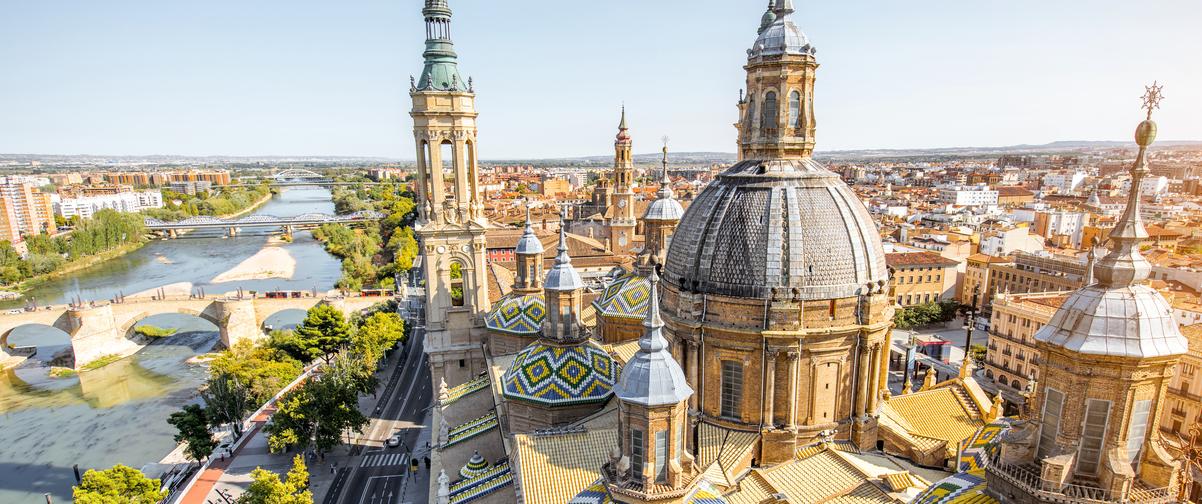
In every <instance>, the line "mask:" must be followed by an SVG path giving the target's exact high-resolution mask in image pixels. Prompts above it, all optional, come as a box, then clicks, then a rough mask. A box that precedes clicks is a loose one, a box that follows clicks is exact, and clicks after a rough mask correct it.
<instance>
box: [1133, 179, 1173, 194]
mask: <svg viewBox="0 0 1202 504" xmlns="http://www.w3.org/2000/svg"><path fill="white" fill-rule="evenodd" d="M1139 190H1140V194H1143V195H1145V196H1155V195H1162V194H1165V193H1167V192H1168V191H1169V179H1168V177H1165V176H1160V177H1144V179H1143V180H1142V181H1140V183H1139ZM1123 191H1125V192H1130V191H1131V179H1127V180H1124V181H1123Z"/></svg>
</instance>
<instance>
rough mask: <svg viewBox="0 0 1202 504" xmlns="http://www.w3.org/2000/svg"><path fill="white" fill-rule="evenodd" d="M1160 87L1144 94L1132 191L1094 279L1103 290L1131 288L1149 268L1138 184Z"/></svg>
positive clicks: (1145, 168) (1144, 172)
mask: <svg viewBox="0 0 1202 504" xmlns="http://www.w3.org/2000/svg"><path fill="white" fill-rule="evenodd" d="M1161 88H1162V86H1159V85H1157V84H1156V83H1152V85H1151V86H1148V88H1147V93H1146V94H1145V95H1144V97H1143V100H1144V108H1145V109H1147V112H1148V115H1147V118H1146V119H1144V121H1143V122H1141V123H1139V126H1138V127H1136V129H1135V142H1136V144H1138V145H1139V154H1138V155H1137V156H1136V157H1135V162H1134V163H1133V164H1132V165H1131V190H1130V191H1129V193H1128V196H1127V208H1125V209H1124V210H1123V216H1122V217H1121V218H1119V220H1118V222H1116V223H1115V225H1114V229H1113V230H1112V231H1111V232H1110V251H1109V252H1107V253H1106V255H1104V256H1102V258H1101V259H1099V260H1098V264H1097V267H1096V268H1095V271H1094V276H1096V277H1097V279H1098V281H1099V283H1101V284H1102V285H1104V286H1106V287H1110V288H1117V287H1125V286H1129V285H1134V284H1136V283H1139V282H1142V281H1144V280H1146V279H1147V278H1148V275H1149V273H1151V271H1152V265H1151V263H1149V262H1148V260H1147V259H1145V258H1144V256H1143V254H1140V252H1139V246H1140V245H1141V244H1142V243H1143V242H1144V241H1145V240H1147V239H1148V230H1147V228H1145V227H1144V222H1143V217H1142V216H1141V215H1140V206H1141V202H1140V197H1141V196H1142V194H1141V193H1142V191H1141V189H1142V188H1141V187H1140V186H1141V185H1142V182H1143V179H1144V177H1145V176H1146V175H1147V174H1148V172H1149V171H1150V170H1149V169H1148V147H1149V146H1150V145H1152V142H1153V141H1154V140H1156V123H1155V122H1153V121H1152V111H1153V110H1155V109H1156V108H1158V107H1159V106H1160V100H1162V99H1164V96H1163V95H1162V94H1161Z"/></svg>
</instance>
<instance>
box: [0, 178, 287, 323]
mask: <svg viewBox="0 0 1202 504" xmlns="http://www.w3.org/2000/svg"><path fill="white" fill-rule="evenodd" d="M274 196H275V193H274V192H271V191H268V192H267V194H265V195H264V196H263V197H262V198H259V200H258V201H256V202H255V203H254V204H253V205H251V206H249V207H246V208H244V209H242V210H239V211H237V212H234V213H232V214H228V215H221V216H218V217H219V218H222V219H234V218H238V217H241V216H243V215H246V214H248V213H251V212H254V211H255V210H258V209H259V208H261V207H262V206H263V205H266V204H267V203H268V202H269V201H271V198H272V197H274ZM148 242H149V240H143V241H140V242H138V243H129V244H125V245H121V246H119V247H117V248H114V249H110V250H106V251H104V252H101V253H98V254H94V255H90V256H87V257H84V258H81V259H78V260H75V261H72V262H69V263H66V264H64V265H63V267H62V268H60V269H58V270H55V271H52V272H50V273H46V274H44V275H39V276H36V277H34V278H30V279H28V280H25V281H23V282H21V283H19V284H16V285H11V286H0V289H4V290H7V291H12V292H14V293H16V294H18V296H16V297H21V296H22V295H24V293H25V292H27V291H29V290H30V289H33V288H35V287H37V286H39V285H41V284H44V283H46V282H49V281H52V280H56V279H59V278H63V277H64V276H67V275H70V274H72V273H78V272H80V271H83V270H86V269H88V268H91V267H93V266H97V265H99V264H101V263H104V262H106V261H109V260H111V259H116V258H118V257H121V256H123V255H126V254H129V253H131V252H134V251H136V250H138V249H140V248H142V247H143V246H145V245H146V243H148ZM6 299H9V300H11V299H16V298H15V297H14V298H6Z"/></svg>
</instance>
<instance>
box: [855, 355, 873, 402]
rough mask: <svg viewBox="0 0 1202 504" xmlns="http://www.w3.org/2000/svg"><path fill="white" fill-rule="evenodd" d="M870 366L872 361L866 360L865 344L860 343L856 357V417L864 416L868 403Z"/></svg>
mask: <svg viewBox="0 0 1202 504" xmlns="http://www.w3.org/2000/svg"><path fill="white" fill-rule="evenodd" d="M870 367H872V363H871V362H869V361H868V348H867V345H865V344H863V343H861V344H860V350H859V352H858V354H857V359H856V368H857V369H856V375H857V376H858V378H857V379H856V411H855V415H856V417H862V416H864V411H865V408H866V407H867V404H868V397H867V396H868V368H870Z"/></svg>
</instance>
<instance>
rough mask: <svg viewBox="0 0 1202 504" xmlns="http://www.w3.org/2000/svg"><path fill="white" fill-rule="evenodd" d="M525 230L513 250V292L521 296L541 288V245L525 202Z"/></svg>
mask: <svg viewBox="0 0 1202 504" xmlns="http://www.w3.org/2000/svg"><path fill="white" fill-rule="evenodd" d="M524 206H525V207H526V229H525V231H524V232H522V238H521V239H519V240H518V245H517V247H516V248H515V249H514V251H513V253H514V257H515V258H516V259H517V268H518V272H517V276H516V278H515V280H514V283H513V290H514V291H515V292H520V293H522V294H535V293H538V292H539V291H541V290H542V288H543V243H542V242H541V241H539V239H538V235H535V234H534V225H533V224H531V221H530V202H528V201H527V202H526V204H525V205H524Z"/></svg>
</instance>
